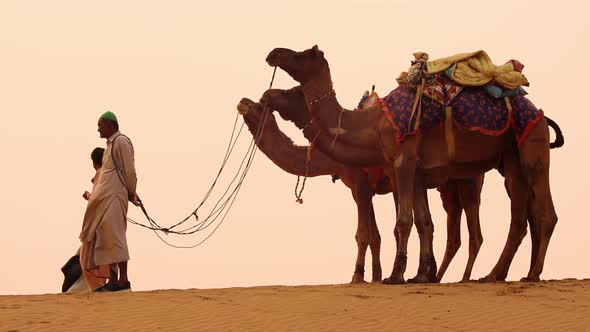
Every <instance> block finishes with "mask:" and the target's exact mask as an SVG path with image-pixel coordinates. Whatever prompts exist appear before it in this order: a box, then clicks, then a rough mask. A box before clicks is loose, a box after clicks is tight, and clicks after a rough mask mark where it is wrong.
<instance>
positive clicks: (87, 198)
mask: <svg viewBox="0 0 590 332" xmlns="http://www.w3.org/2000/svg"><path fill="white" fill-rule="evenodd" d="M82 197H84V199H85V200H89V199H90V193H89V192H88V191H85V192H84V193H83V194H82Z"/></svg>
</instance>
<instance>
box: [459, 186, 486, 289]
mask: <svg viewBox="0 0 590 332" xmlns="http://www.w3.org/2000/svg"><path fill="white" fill-rule="evenodd" d="M483 178H484V175H483V174H482V175H480V176H479V177H476V178H473V179H469V180H466V181H460V182H459V185H458V190H459V198H460V199H461V205H462V206H463V209H465V216H466V217H467V228H468V230H469V258H468V260H467V266H466V267H465V272H464V273H463V278H462V279H461V282H467V281H469V278H470V277H471V271H472V270H473V264H474V263H475V259H476V258H477V254H478V253H479V249H480V248H481V244H482V243H483V236H482V235H481V225H480V221H479V206H480V203H481V189H482V187H483Z"/></svg>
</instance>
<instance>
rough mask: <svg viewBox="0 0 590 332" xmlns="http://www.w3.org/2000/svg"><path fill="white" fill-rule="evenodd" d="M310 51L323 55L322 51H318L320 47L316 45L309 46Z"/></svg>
mask: <svg viewBox="0 0 590 332" xmlns="http://www.w3.org/2000/svg"><path fill="white" fill-rule="evenodd" d="M311 53H312V54H313V55H321V56H324V52H322V51H320V49H319V48H318V45H313V47H312V48H311Z"/></svg>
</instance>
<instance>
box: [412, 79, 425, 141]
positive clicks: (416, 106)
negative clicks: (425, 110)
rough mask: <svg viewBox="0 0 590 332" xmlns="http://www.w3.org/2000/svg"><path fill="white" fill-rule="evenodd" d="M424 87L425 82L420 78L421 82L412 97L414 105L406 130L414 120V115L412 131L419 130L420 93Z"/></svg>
mask: <svg viewBox="0 0 590 332" xmlns="http://www.w3.org/2000/svg"><path fill="white" fill-rule="evenodd" d="M424 85H426V81H425V80H424V78H422V82H421V83H420V85H418V88H417V89H416V96H415V97H414V104H413V105H412V113H411V114H410V122H409V123H408V128H411V127H412V120H413V119H414V115H416V122H415V124H414V130H418V128H420V116H421V113H422V103H421V99H422V91H424ZM416 109H418V114H416Z"/></svg>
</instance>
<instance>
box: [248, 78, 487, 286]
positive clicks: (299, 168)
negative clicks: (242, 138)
mask: <svg viewBox="0 0 590 332" xmlns="http://www.w3.org/2000/svg"><path fill="white" fill-rule="evenodd" d="M261 103H263V104H264V105H266V106H268V108H269V109H270V110H274V111H277V112H278V113H279V115H280V116H281V117H282V118H283V119H285V120H289V121H292V122H293V123H294V124H295V125H296V126H297V127H298V128H299V129H303V128H304V127H305V125H306V124H307V123H309V121H310V117H309V114H308V113H307V112H306V111H302V110H305V108H306V107H307V105H306V102H305V97H304V95H303V91H302V89H301V87H300V86H296V87H294V88H292V89H289V90H281V89H270V90H268V91H266V92H265V93H264V95H263V97H262V98H261ZM238 109H239V110H240V112H241V113H242V114H243V115H244V121H245V122H246V124H247V126H248V129H249V130H250V132H251V133H252V134H253V135H255V133H257V131H258V128H259V126H260V123H261V122H262V120H261V119H260V118H261V117H262V115H261V113H262V106H261V105H260V103H254V102H253V101H251V100H249V99H247V98H243V99H242V100H241V101H240V104H239V105H238ZM267 117H268V118H267V120H266V121H265V125H264V131H263V133H262V136H261V138H260V139H259V141H258V142H257V145H258V147H259V148H260V150H261V151H262V152H263V153H264V154H265V155H266V156H267V157H269V159H271V160H272V161H273V162H274V163H275V164H276V165H277V166H279V167H280V168H281V169H283V170H284V171H286V172H288V173H291V174H294V175H298V176H306V163H307V167H308V170H307V176H308V177H314V176H320V175H333V176H336V177H337V178H340V179H341V180H342V182H343V183H344V184H345V185H346V186H347V187H348V188H349V189H350V190H351V192H352V196H353V198H354V200H355V203H356V204H357V211H358V225H357V232H356V235H355V239H356V241H357V247H358V253H357V260H356V264H355V270H354V274H353V277H352V281H351V283H357V282H363V281H364V266H365V255H366V251H367V246H368V247H369V248H370V249H371V254H372V262H373V278H372V281H373V282H376V281H381V263H380V258H379V256H380V255H379V254H380V246H381V238H380V234H379V230H378V227H377V224H376V222H375V214H374V211H373V204H372V197H373V195H375V194H379V195H383V194H388V193H391V192H392V186H391V184H390V182H389V179H388V178H387V177H385V178H383V179H381V180H380V181H379V182H377V185H376V187H375V188H373V187H372V186H371V185H370V183H369V179H368V174H367V172H364V171H363V170H362V169H361V168H359V167H351V166H347V165H345V164H342V163H338V162H335V161H333V160H332V159H330V158H329V157H327V156H326V155H325V154H323V153H321V152H319V151H318V150H317V149H311V155H310V158H309V160H306V159H307V149H308V148H309V147H296V146H294V145H293V142H292V140H291V139H289V138H288V137H287V136H286V135H285V134H284V133H282V132H281V131H280V129H279V128H278V126H277V124H276V121H275V120H274V116H273V115H272V113H271V114H268V115H267ZM308 139H312V137H308ZM482 185H483V175H482V176H479V177H477V178H475V179H467V180H450V181H449V182H448V183H446V184H444V185H443V186H442V187H441V188H439V189H440V192H441V200H442V202H443V207H444V209H445V211H446V213H447V237H448V238H447V246H446V249H445V253H444V259H443V263H442V264H441V267H440V268H439V270H438V272H437V275H436V278H437V280H438V281H440V280H442V277H443V276H444V274H445V272H446V270H447V268H448V266H449V264H450V262H451V261H452V259H453V258H454V256H455V254H456V253H457V251H458V250H459V248H460V246H461V233H460V230H461V228H460V223H461V214H462V212H463V210H465V214H466V217H467V225H468V230H469V258H468V261H467V266H466V268H465V272H464V273H463V278H462V279H461V281H462V282H466V281H469V280H470V276H471V271H472V269H473V265H474V263H475V259H476V257H477V254H478V252H479V249H480V247H481V245H482V243H483V236H482V234H481V227H480V223H479V204H480V194H481V189H482ZM396 196H397V195H396V193H395V191H394V197H396Z"/></svg>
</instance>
